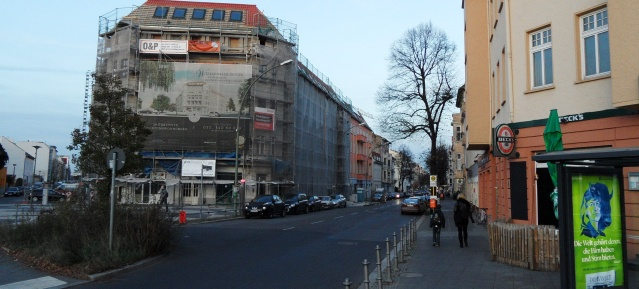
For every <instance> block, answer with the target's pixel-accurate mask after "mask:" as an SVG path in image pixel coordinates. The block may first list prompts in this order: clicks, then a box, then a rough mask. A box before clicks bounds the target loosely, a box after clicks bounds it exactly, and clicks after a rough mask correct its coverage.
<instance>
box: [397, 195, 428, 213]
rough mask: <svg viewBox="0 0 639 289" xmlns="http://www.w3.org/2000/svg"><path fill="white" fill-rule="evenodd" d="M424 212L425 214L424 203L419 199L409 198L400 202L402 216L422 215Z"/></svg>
mask: <svg viewBox="0 0 639 289" xmlns="http://www.w3.org/2000/svg"><path fill="white" fill-rule="evenodd" d="M424 212H426V203H424V202H423V201H422V200H421V199H420V198H417V197H410V198H407V199H404V201H402V207H401V213H402V215H403V214H407V213H411V214H423V213H424Z"/></svg>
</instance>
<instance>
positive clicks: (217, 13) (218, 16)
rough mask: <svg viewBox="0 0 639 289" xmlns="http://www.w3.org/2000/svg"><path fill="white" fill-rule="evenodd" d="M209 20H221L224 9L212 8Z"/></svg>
mask: <svg viewBox="0 0 639 289" xmlns="http://www.w3.org/2000/svg"><path fill="white" fill-rule="evenodd" d="M211 20H215V21H222V20H224V10H213V14H212V15H211Z"/></svg>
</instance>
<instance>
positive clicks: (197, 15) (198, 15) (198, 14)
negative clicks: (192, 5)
mask: <svg viewBox="0 0 639 289" xmlns="http://www.w3.org/2000/svg"><path fill="white" fill-rule="evenodd" d="M205 15H206V10H205V9H193V15H191V19H195V20H202V19H204V16H205Z"/></svg>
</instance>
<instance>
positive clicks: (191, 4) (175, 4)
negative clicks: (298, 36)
mask: <svg viewBox="0 0 639 289" xmlns="http://www.w3.org/2000/svg"><path fill="white" fill-rule="evenodd" d="M156 7H169V9H168V13H167V15H166V17H164V18H160V17H154V13H155V9H156ZM175 8H186V9H187V11H186V15H185V17H184V18H182V19H177V18H173V17H172V15H173V12H174V11H175ZM195 8H198V9H206V10H207V11H206V15H205V17H204V19H198V20H196V19H191V17H192V13H193V9H195ZM213 10H223V11H225V12H226V13H225V16H224V17H225V20H223V21H212V20H211V15H212V13H213ZM230 11H242V14H243V15H242V21H229V20H228V18H229V14H230ZM122 20H129V21H134V22H136V23H139V24H140V25H143V26H161V27H189V28H192V27H199V28H212V29H213V28H215V29H217V28H220V27H222V28H229V26H233V27H235V28H242V27H244V28H252V27H265V26H269V27H270V26H272V24H271V23H270V22H269V21H268V19H267V17H266V16H265V15H264V14H263V13H262V11H260V10H259V9H258V8H257V6H256V5H249V4H230V3H215V2H195V1H175V0H148V1H146V2H144V4H142V5H141V6H140V7H138V8H136V9H135V10H133V11H132V12H131V14H129V15H127V16H125V17H123V19H122Z"/></svg>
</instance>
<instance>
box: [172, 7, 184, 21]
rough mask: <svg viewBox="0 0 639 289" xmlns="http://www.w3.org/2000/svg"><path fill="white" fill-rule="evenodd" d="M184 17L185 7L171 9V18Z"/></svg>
mask: <svg viewBox="0 0 639 289" xmlns="http://www.w3.org/2000/svg"><path fill="white" fill-rule="evenodd" d="M185 18H186V8H175V10H173V19H185Z"/></svg>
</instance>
